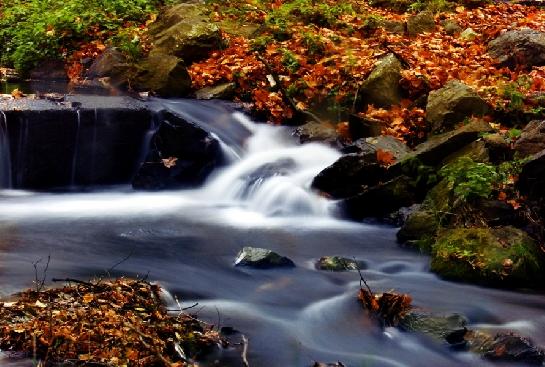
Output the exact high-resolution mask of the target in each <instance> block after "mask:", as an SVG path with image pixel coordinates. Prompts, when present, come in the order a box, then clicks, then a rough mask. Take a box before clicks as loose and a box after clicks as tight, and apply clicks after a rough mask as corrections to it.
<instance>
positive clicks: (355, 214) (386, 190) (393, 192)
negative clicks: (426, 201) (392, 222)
mask: <svg viewBox="0 0 545 367" xmlns="http://www.w3.org/2000/svg"><path fill="white" fill-rule="evenodd" d="M416 201H417V197H416V194H415V193H414V190H413V186H412V180H411V179H410V178H409V177H407V176H399V177H396V178H394V179H392V180H390V181H387V182H384V183H379V184H377V185H375V186H373V187H369V188H368V189H365V190H364V191H363V192H361V193H360V194H358V195H355V196H352V197H349V198H347V199H344V200H342V201H341V204H340V205H341V210H342V211H343V213H344V214H345V215H346V217H348V218H351V219H354V220H361V219H364V218H370V217H374V218H384V217H386V216H387V215H388V214H390V213H392V212H394V211H396V210H398V209H399V208H401V207H404V206H410V205H412V204H414V203H415V202H416Z"/></svg>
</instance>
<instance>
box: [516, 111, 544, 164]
mask: <svg viewBox="0 0 545 367" xmlns="http://www.w3.org/2000/svg"><path fill="white" fill-rule="evenodd" d="M544 149H545V120H541V121H537V120H534V121H531V122H530V123H528V125H526V127H525V128H524V129H523V130H522V134H521V136H520V138H519V139H518V140H517V142H516V143H515V151H516V152H517V154H518V156H519V157H520V158H523V157H527V156H529V155H533V154H536V153H539V152H541V151H542V150H544Z"/></svg>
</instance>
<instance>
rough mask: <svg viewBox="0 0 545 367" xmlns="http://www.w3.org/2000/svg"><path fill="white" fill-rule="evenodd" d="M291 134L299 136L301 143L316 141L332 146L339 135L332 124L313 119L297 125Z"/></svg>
mask: <svg viewBox="0 0 545 367" xmlns="http://www.w3.org/2000/svg"><path fill="white" fill-rule="evenodd" d="M293 135H294V136H296V137H298V138H299V142H300V143H301V144H304V143H310V142H315V141H317V142H323V143H326V144H329V145H332V146H335V145H336V144H337V139H338V137H339V135H338V134H337V131H336V130H335V128H334V127H333V126H332V125H330V124H327V123H319V122H315V121H311V122H307V123H306V124H304V125H301V126H299V127H297V128H296V129H295V130H294V131H293Z"/></svg>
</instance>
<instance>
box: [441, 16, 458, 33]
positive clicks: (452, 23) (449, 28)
mask: <svg viewBox="0 0 545 367" xmlns="http://www.w3.org/2000/svg"><path fill="white" fill-rule="evenodd" d="M441 25H442V26H443V29H444V30H445V33H446V34H448V35H449V36H454V35H455V34H458V33H460V32H462V27H460V25H459V24H458V22H457V21H456V20H454V19H447V20H444V21H442V22H441Z"/></svg>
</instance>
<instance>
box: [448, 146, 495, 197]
mask: <svg viewBox="0 0 545 367" xmlns="http://www.w3.org/2000/svg"><path fill="white" fill-rule="evenodd" d="M439 175H440V176H441V177H443V178H444V179H445V180H446V181H447V183H448V187H449V189H451V190H453V192H454V195H455V196H456V197H457V198H460V199H462V200H471V199H475V198H479V197H482V198H488V197H489V196H490V195H491V194H492V191H493V189H494V187H495V185H496V184H497V183H498V181H499V180H500V174H498V172H497V170H496V168H495V167H494V166H493V165H490V164H486V163H479V162H474V161H473V160H472V159H471V158H469V157H461V158H459V159H457V160H456V161H454V162H452V163H449V164H447V165H446V166H444V167H443V168H441V170H440V171H439Z"/></svg>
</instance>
